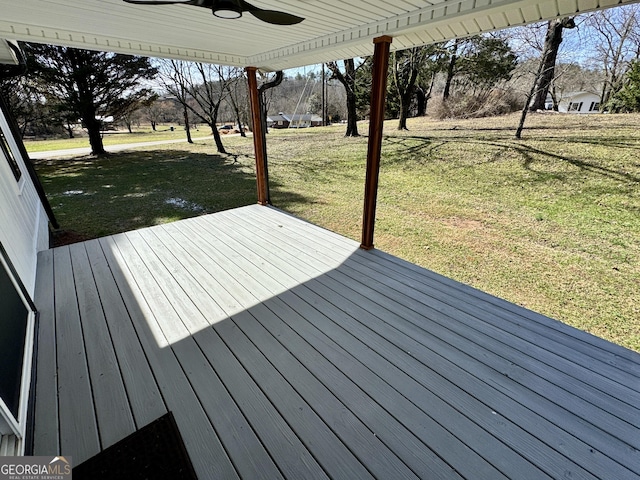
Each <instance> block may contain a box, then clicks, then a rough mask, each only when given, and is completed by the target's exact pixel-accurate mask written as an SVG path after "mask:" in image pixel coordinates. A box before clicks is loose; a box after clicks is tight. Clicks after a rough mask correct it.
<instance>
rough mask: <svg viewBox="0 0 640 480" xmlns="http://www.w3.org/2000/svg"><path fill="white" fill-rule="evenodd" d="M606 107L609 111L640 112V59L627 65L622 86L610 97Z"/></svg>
mask: <svg viewBox="0 0 640 480" xmlns="http://www.w3.org/2000/svg"><path fill="white" fill-rule="evenodd" d="M606 107H607V109H608V110H609V111H610V112H611V113H632V112H640V61H638V60H636V61H634V62H632V63H631V64H630V65H629V69H628V70H627V72H626V73H625V75H624V79H623V83H622V88H621V89H620V90H618V91H617V92H616V93H615V94H614V95H613V96H612V97H611V99H610V100H609V102H607V105H606Z"/></svg>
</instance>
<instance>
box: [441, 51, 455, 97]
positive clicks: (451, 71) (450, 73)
mask: <svg viewBox="0 0 640 480" xmlns="http://www.w3.org/2000/svg"><path fill="white" fill-rule="evenodd" d="M458 44H459V42H458V40H455V41H454V43H453V46H452V50H451V57H450V58H449V65H448V66H447V79H446V81H445V83H444V91H443V92H442V100H444V101H446V100H448V99H449V96H450V95H451V83H452V82H453V77H454V76H455V74H456V62H457V61H458Z"/></svg>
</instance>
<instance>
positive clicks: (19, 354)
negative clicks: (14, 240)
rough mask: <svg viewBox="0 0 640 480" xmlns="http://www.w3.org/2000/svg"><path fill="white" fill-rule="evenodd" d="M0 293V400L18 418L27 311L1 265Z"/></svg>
mask: <svg viewBox="0 0 640 480" xmlns="http://www.w3.org/2000/svg"><path fill="white" fill-rule="evenodd" d="M0 265H1V264H0ZM0 294H1V295H2V302H1V303H0V319H1V320H0V365H2V375H1V376H0V399H2V401H3V402H4V404H5V405H6V406H7V408H8V410H9V411H10V412H11V414H12V415H13V417H14V418H15V419H16V420H17V419H18V410H19V406H20V392H21V384H22V367H23V360H24V347H25V340H26V335H27V323H28V318H29V310H27V307H26V306H25V304H24V302H23V300H22V297H21V296H20V294H19V293H18V290H17V289H16V287H15V285H14V284H13V282H12V281H11V278H10V277H9V273H8V272H7V271H6V270H5V269H4V268H3V267H2V266H0Z"/></svg>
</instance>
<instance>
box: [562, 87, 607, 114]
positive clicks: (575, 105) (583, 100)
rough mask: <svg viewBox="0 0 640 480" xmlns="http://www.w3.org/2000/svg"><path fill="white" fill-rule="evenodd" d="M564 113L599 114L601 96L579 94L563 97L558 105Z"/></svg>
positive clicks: (587, 93)
mask: <svg viewBox="0 0 640 480" xmlns="http://www.w3.org/2000/svg"><path fill="white" fill-rule="evenodd" d="M558 111H559V112H562V113H599V112H600V96H599V95H597V94H595V93H591V92H578V93H572V94H568V95H566V96H565V97H563V98H562V99H561V100H560V102H559V104H558Z"/></svg>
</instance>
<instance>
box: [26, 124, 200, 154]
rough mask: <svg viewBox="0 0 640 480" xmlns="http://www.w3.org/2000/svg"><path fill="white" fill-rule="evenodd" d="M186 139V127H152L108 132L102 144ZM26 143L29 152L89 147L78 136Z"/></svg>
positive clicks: (84, 138) (198, 135) (85, 141)
mask: <svg viewBox="0 0 640 480" xmlns="http://www.w3.org/2000/svg"><path fill="white" fill-rule="evenodd" d="M191 135H192V136H193V137H194V138H196V137H206V136H210V135H211V129H209V127H207V126H204V127H203V128H199V129H198V130H196V129H194V130H193V131H192V133H191ZM184 138H186V134H185V131H184V127H179V126H174V129H173V131H171V126H170V125H158V126H157V127H156V130H155V131H154V130H152V129H151V127H143V128H135V129H133V133H129V132H128V131H127V130H117V131H107V132H104V133H103V136H102V142H103V143H104V145H105V147H106V146H109V145H120V144H124V143H138V142H155V141H161V140H182V139H184ZM24 143H25V146H26V148H27V151H28V152H46V151H49V150H67V149H70V148H83V147H89V139H88V137H86V136H84V135H81V136H76V137H75V138H63V139H49V140H27V141H25V142H24Z"/></svg>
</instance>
